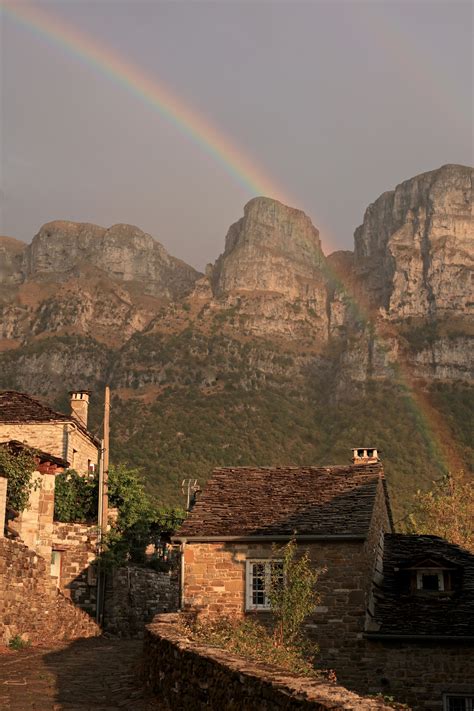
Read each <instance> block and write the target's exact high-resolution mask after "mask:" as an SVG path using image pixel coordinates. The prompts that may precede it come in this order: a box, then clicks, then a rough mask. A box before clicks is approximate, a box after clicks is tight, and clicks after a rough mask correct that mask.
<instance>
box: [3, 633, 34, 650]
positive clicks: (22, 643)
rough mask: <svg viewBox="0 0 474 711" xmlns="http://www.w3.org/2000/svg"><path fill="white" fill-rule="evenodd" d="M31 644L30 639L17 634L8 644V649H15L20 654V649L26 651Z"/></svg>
mask: <svg viewBox="0 0 474 711" xmlns="http://www.w3.org/2000/svg"><path fill="white" fill-rule="evenodd" d="M30 644H31V642H30V640H29V639H24V638H23V637H22V636H21V635H19V634H16V635H15V636H14V637H12V638H11V639H10V641H9V642H8V647H9V649H14V650H15V651H17V652H18V651H19V650H20V649H25V647H29V646H30Z"/></svg>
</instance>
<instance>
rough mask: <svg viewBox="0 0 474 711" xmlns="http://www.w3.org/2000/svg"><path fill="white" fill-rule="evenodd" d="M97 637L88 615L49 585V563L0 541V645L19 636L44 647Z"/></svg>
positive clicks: (9, 543)
mask: <svg viewBox="0 0 474 711" xmlns="http://www.w3.org/2000/svg"><path fill="white" fill-rule="evenodd" d="M99 634H100V629H99V628H98V626H97V625H96V624H95V622H94V621H93V620H92V619H91V618H90V617H89V615H87V614H86V613H85V612H83V611H82V610H80V609H78V608H77V607H75V606H74V605H73V604H72V603H71V602H70V601H69V600H67V599H66V598H65V597H64V596H63V595H62V594H61V593H60V592H58V591H57V589H56V588H55V587H54V586H53V585H52V584H51V577H50V570H49V561H45V560H44V559H43V558H41V557H40V556H39V555H38V554H37V553H36V552H35V551H32V550H30V549H29V548H28V547H27V546H25V545H23V544H22V543H18V542H16V541H12V540H9V539H7V538H0V641H2V642H3V643H7V642H8V641H9V640H10V639H11V638H12V637H14V636H15V635H20V636H24V637H26V638H27V639H29V640H31V641H32V642H34V643H43V644H44V643H48V642H52V641H58V640H61V639H64V640H66V639H75V638H77V637H93V636H96V635H99Z"/></svg>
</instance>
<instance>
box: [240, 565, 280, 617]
mask: <svg viewBox="0 0 474 711" xmlns="http://www.w3.org/2000/svg"><path fill="white" fill-rule="evenodd" d="M275 563H283V560H281V559H279V558H278V559H277V558H247V560H246V561H245V610H246V611H247V612H250V611H252V610H263V611H269V610H271V609H272V607H271V605H270V601H269V599H268V597H267V590H268V589H269V588H270V583H271V576H272V565H274V564H275ZM254 565H264V566H265V572H264V574H265V587H264V590H263V595H264V600H265V601H264V602H263V603H262V604H260V605H259V604H255V603H254V602H253V587H252V582H253V566H254Z"/></svg>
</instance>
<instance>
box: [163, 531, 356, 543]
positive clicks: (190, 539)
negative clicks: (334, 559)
mask: <svg viewBox="0 0 474 711" xmlns="http://www.w3.org/2000/svg"><path fill="white" fill-rule="evenodd" d="M293 539H294V540H296V541H302V542H303V541H307V542H311V541H333V542H336V541H341V542H342V541H359V542H361V541H365V539H366V536H365V535H364V534H353V533H348V534H344V533H341V534H324V533H323V534H315V533H301V534H298V533H297V534H296V535H295V534H283V535H281V534H280V535H273V536H272V535H257V534H255V535H245V534H243V535H241V536H172V537H171V541H172V542H173V543H272V542H273V541H291V540H293Z"/></svg>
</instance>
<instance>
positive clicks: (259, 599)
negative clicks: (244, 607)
mask: <svg viewBox="0 0 474 711" xmlns="http://www.w3.org/2000/svg"><path fill="white" fill-rule="evenodd" d="M252 604H253V605H259V606H261V605H265V563H253V564H252Z"/></svg>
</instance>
